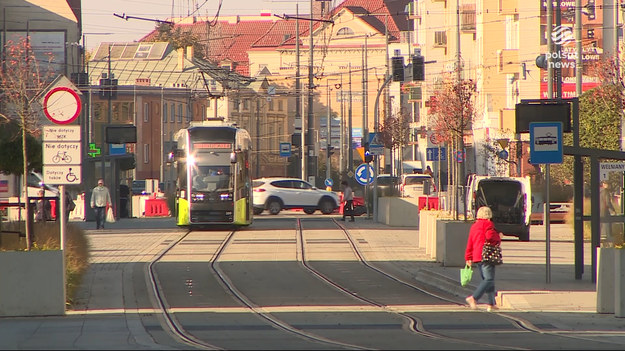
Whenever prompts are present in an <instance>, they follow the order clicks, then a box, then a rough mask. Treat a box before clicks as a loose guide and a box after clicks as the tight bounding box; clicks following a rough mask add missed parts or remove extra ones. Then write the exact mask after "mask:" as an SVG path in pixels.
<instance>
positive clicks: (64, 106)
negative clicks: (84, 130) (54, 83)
mask: <svg viewBox="0 0 625 351" xmlns="http://www.w3.org/2000/svg"><path fill="white" fill-rule="evenodd" d="M81 109H82V104H81V102H80V96H78V94H77V93H76V92H75V91H74V90H72V89H70V88H68V87H56V88H54V89H51V90H50V91H49V92H48V93H47V94H46V97H45V98H44V99H43V112H44V113H45V114H46V117H48V119H49V120H50V121H52V122H54V123H56V124H68V123H72V122H73V121H75V120H76V118H78V116H79V115H80V110H81Z"/></svg>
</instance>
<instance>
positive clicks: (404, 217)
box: [376, 197, 419, 227]
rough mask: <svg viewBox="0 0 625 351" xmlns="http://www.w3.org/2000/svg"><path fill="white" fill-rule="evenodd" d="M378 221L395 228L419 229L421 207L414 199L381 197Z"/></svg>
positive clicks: (379, 199)
mask: <svg viewBox="0 0 625 351" xmlns="http://www.w3.org/2000/svg"><path fill="white" fill-rule="evenodd" d="M376 219H377V221H378V222H379V223H384V224H387V225H392V226H394V227H418V226H419V206H418V204H417V201H416V199H412V198H402V197H380V198H378V215H377V218H376Z"/></svg>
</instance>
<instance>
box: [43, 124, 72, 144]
mask: <svg viewBox="0 0 625 351" xmlns="http://www.w3.org/2000/svg"><path fill="white" fill-rule="evenodd" d="M43 140H45V141H80V140H81V137H80V126H44V127H43Z"/></svg>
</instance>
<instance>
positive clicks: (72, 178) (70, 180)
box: [65, 168, 78, 183]
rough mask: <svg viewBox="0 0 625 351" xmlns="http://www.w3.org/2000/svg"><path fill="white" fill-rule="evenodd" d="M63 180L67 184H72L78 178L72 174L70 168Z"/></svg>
mask: <svg viewBox="0 0 625 351" xmlns="http://www.w3.org/2000/svg"><path fill="white" fill-rule="evenodd" d="M65 179H67V181H68V182H70V183H73V182H75V181H76V180H77V179H78V177H77V176H76V174H75V173H72V169H71V168H70V169H69V171H68V172H67V175H66V176H65Z"/></svg>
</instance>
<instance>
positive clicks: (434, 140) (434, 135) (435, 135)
mask: <svg viewBox="0 0 625 351" xmlns="http://www.w3.org/2000/svg"><path fill="white" fill-rule="evenodd" d="M430 142H431V143H432V144H434V145H436V144H438V133H432V134H430Z"/></svg>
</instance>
